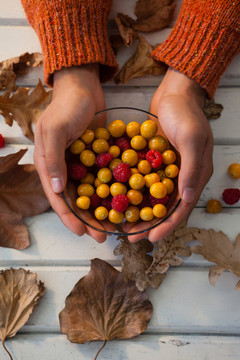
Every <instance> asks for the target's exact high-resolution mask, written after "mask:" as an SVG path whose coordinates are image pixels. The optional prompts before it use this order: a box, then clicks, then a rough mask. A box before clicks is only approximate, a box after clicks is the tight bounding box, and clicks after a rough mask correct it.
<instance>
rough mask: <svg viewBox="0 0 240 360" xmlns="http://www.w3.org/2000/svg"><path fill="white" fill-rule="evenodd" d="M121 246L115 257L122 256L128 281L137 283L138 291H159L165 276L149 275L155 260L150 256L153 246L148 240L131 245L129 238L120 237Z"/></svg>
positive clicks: (125, 277)
mask: <svg viewBox="0 0 240 360" xmlns="http://www.w3.org/2000/svg"><path fill="white" fill-rule="evenodd" d="M118 240H120V242H119V244H118V245H117V246H116V248H115V249H114V251H113V253H114V255H116V256H117V255H122V274H123V277H124V279H125V280H126V281H128V280H133V281H135V284H136V287H137V288H138V290H140V291H143V290H145V289H147V288H148V286H151V287H152V288H153V289H157V288H158V287H159V286H160V284H161V282H162V280H163V279H164V278H165V274H153V276H152V274H147V273H146V272H147V270H148V269H149V267H150V266H151V264H152V261H153V258H152V256H151V255H150V254H149V253H151V252H152V250H153V244H152V243H151V242H150V241H149V240H148V239H142V240H140V241H138V242H137V243H130V242H129V241H128V239H127V236H119V237H118Z"/></svg>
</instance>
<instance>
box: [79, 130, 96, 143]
mask: <svg viewBox="0 0 240 360" xmlns="http://www.w3.org/2000/svg"><path fill="white" fill-rule="evenodd" d="M81 139H82V141H84V143H85V144H91V142H92V141H93V139H94V132H93V131H92V130H90V129H87V130H85V132H84V133H83V134H82V136H81Z"/></svg>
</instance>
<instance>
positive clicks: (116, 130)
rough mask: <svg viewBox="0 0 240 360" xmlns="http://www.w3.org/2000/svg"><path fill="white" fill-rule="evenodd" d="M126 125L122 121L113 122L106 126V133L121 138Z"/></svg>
mask: <svg viewBox="0 0 240 360" xmlns="http://www.w3.org/2000/svg"><path fill="white" fill-rule="evenodd" d="M125 129H126V125H125V124H124V122H123V121H122V120H114V121H112V122H111V123H110V124H109V125H108V131H109V132H110V134H111V135H112V136H113V137H117V138H118V137H121V136H122V135H123V134H124V133H125Z"/></svg>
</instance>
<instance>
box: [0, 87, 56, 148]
mask: <svg viewBox="0 0 240 360" xmlns="http://www.w3.org/2000/svg"><path fill="white" fill-rule="evenodd" d="M29 90H30V89H29V88H23V87H20V88H18V90H17V91H16V92H15V93H14V94H13V95H12V96H11V93H10V91H6V92H5V93H4V94H3V95H2V96H0V114H1V115H2V116H3V117H4V119H5V122H6V124H8V125H9V126H12V124H13V120H15V121H16V122H17V123H18V125H19V126H20V127H21V129H22V132H23V134H24V135H25V136H26V137H27V138H28V139H30V140H31V141H33V130H32V124H36V122H37V120H38V118H39V116H40V115H41V114H42V112H43V111H44V110H45V109H46V107H47V105H48V104H49V103H50V102H51V99H52V91H48V92H47V91H45V89H44V87H43V85H42V83H41V81H39V82H38V85H37V86H36V87H35V88H34V90H33V91H31V92H29Z"/></svg>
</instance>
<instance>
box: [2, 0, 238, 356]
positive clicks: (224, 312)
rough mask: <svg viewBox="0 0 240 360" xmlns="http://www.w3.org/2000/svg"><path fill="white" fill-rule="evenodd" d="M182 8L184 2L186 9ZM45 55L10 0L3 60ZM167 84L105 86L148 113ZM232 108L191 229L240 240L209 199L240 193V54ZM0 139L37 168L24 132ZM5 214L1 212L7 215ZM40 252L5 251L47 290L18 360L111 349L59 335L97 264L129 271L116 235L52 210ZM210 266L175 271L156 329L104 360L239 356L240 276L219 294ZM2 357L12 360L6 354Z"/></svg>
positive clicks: (160, 35) (217, 123)
mask: <svg viewBox="0 0 240 360" xmlns="http://www.w3.org/2000/svg"><path fill="white" fill-rule="evenodd" d="M134 5H135V1H134V0H122V1H120V0H115V1H114V5H113V9H112V12H111V18H112V19H113V18H114V16H115V15H116V13H117V12H119V11H120V12H123V13H128V14H129V15H131V14H132V15H133V9H134ZM179 7H180V4H178V7H177V12H178V11H179ZM169 32H170V29H165V30H162V31H160V32H156V33H153V34H148V35H147V38H148V40H149V41H150V42H151V43H152V44H155V43H158V42H161V41H163V40H164V39H165V38H166V36H167V35H168V34H169ZM133 50H134V46H133V47H132V48H131V49H126V50H125V49H124V50H121V51H120V53H119V56H118V62H119V64H120V65H121V64H123V62H125V60H126V59H127V58H128V57H129V55H130V53H132V52H133ZM26 51H28V52H35V51H40V46H39V42H38V39H37V36H36V34H35V33H34V31H33V30H32V29H31V28H30V27H29V25H28V23H27V21H26V19H25V14H24V11H23V9H22V7H21V4H20V0H8V1H5V0H0V61H1V60H4V59H7V58H10V57H13V56H18V55H20V54H23V53H24V52H26ZM38 77H41V78H42V69H41V68H40V69H35V70H34V71H33V72H32V73H31V74H30V75H28V76H25V77H24V78H22V79H20V80H19V81H18V85H21V86H30V87H32V86H35V85H36V84H37V80H38ZM158 83H159V78H157V77H150V76H149V77H146V78H141V79H136V80H132V81H129V83H128V84H127V85H125V86H119V85H118V86H116V85H115V84H114V83H113V82H109V83H108V84H106V85H105V86H104V91H105V95H106V102H107V106H108V107H109V106H117V105H125V106H135V107H139V108H143V109H148V107H149V104H150V101H151V97H152V95H153V93H154V91H155V89H156V86H157V85H158ZM215 99H216V102H220V103H222V104H223V105H224V111H223V112H222V116H221V118H220V119H218V120H212V121H211V127H212V129H213V133H214V138H215V147H214V166H215V170H214V174H213V176H212V178H211V180H210V181H209V183H208V184H207V186H206V188H205V190H204V191H203V194H202V196H201V198H200V200H199V202H198V204H197V206H196V208H195V209H194V211H193V212H192V214H191V216H190V218H189V222H188V225H189V226H197V227H203V228H206V229H208V228H213V229H215V230H217V231H218V230H222V231H223V232H225V233H226V234H227V235H228V236H229V237H230V238H231V239H232V241H234V240H235V237H236V235H237V234H238V233H239V232H240V226H239V220H240V208H239V203H238V206H232V207H227V206H226V207H224V208H223V211H222V212H221V213H220V214H217V215H210V214H207V213H206V212H205V205H206V201H207V199H209V198H210V197H215V198H220V194H221V193H222V191H223V189H224V188H227V187H236V186H240V181H239V180H238V182H236V180H232V179H230V177H229V176H228V175H227V173H226V169H227V167H228V165H229V164H231V163H232V162H240V136H239V135H240V101H239V100H240V56H238V57H237V58H236V59H235V60H234V61H233V63H232V64H231V65H230V67H229V69H228V70H227V72H226V73H225V75H224V76H223V78H222V80H221V86H220V87H219V89H218V90H217V93H216V96H215ZM0 133H2V134H3V136H4V137H5V138H6V140H7V145H6V147H5V148H4V149H1V150H0V156H4V155H7V154H9V153H13V152H15V151H16V150H18V149H20V148H25V147H26V145H27V146H28V148H29V151H28V152H27V154H26V155H25V157H24V159H23V162H29V161H30V162H32V161H33V159H32V155H33V145H32V144H31V143H30V142H29V141H28V140H27V139H26V138H24V137H23V136H22V134H21V130H20V129H19V128H18V127H17V126H16V125H14V126H13V127H12V128H9V127H8V126H7V125H5V124H4V122H3V121H2V119H1V120H0ZM0 211H1V210H0ZM25 223H26V224H27V226H28V229H29V232H30V237H31V246H30V247H29V248H28V249H26V250H24V251H16V250H12V249H4V248H0V268H1V269H5V268H10V267H11V266H13V267H24V268H25V269H30V270H31V271H34V272H37V273H38V279H40V280H41V281H43V282H44V284H45V286H46V292H45V294H44V296H43V298H42V300H41V302H40V304H39V306H38V307H37V309H36V310H35V311H34V313H33V314H32V316H31V317H30V319H29V321H28V322H27V324H26V325H25V326H24V327H23V328H22V330H21V331H20V332H19V333H18V335H17V336H16V337H15V338H13V339H10V340H8V341H7V346H8V348H9V350H10V351H11V353H12V354H13V357H14V359H18V360H30V359H31V360H32V359H34V360H40V359H41V360H42V359H54V360H55V359H57V360H63V359H64V360H65V359H71V360H74V359H78V360H79V359H93V358H94V356H95V354H96V352H97V350H98V349H99V348H100V346H101V342H92V343H87V344H84V345H78V344H72V343H70V342H69V341H68V340H67V338H66V336H65V335H62V334H61V333H60V330H59V321H58V314H59V312H60V311H61V310H62V308H63V307H64V301H65V298H66V296H67V295H68V294H69V292H70V291H71V289H72V288H73V286H74V285H75V283H76V282H77V281H78V280H79V279H80V278H81V277H82V276H83V275H84V274H86V273H87V272H88V271H89V265H90V260H91V259H92V258H95V257H99V258H101V259H103V260H105V261H107V262H109V263H111V264H112V265H114V266H116V267H120V264H121V259H120V257H115V256H114V255H113V249H114V247H115V246H116V245H117V241H116V239H115V238H114V237H112V238H108V240H107V241H106V242H105V243H104V244H98V243H96V242H95V241H94V240H93V239H92V238H90V237H88V236H83V237H81V238H79V237H77V236H75V235H74V234H72V233H70V231H69V230H68V229H66V228H65V227H64V226H63V225H62V223H61V222H60V220H59V219H58V217H57V215H56V214H55V213H54V212H52V211H49V212H48V213H44V214H42V215H38V216H35V217H31V218H26V219H25ZM209 266H210V264H209V263H208V262H207V261H205V260H204V259H202V258H201V257H200V256H198V255H193V256H191V257H190V258H188V259H186V261H185V262H184V265H183V266H182V267H179V268H171V269H170V270H169V271H168V275H167V278H166V279H165V280H164V282H163V284H162V285H161V287H160V288H159V289H158V290H148V293H149V297H150V300H151V302H152V303H153V307H154V312H153V316H152V319H151V322H150V324H149V326H148V329H147V331H146V332H145V333H144V334H142V335H141V336H139V337H137V338H134V339H129V340H125V341H111V342H109V343H107V345H106V347H105V348H104V350H103V351H102V353H101V354H100V356H99V359H106V360H107V359H114V360H120V359H121V360H124V359H139V360H143V359H144V360H145V359H149V358H151V359H152V360H155V359H165V360H168V359H171V360H172V359H182V360H188V359H189V360H190V359H191V360H192V358H193V357H194V359H196V360H197V359H201V360H203V359H239V352H240V306H239V303H240V302H239V300H240V292H238V291H236V290H234V286H235V284H236V282H237V280H238V279H237V278H236V277H235V276H234V275H233V274H231V273H226V272H225V273H224V274H223V275H222V276H221V277H220V279H219V280H218V282H217V284H216V287H212V286H211V285H210V284H209V282H208V269H209ZM0 359H2V360H5V359H6V360H7V359H8V357H7V355H6V353H5V352H4V351H3V350H2V348H1V347H0Z"/></svg>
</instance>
